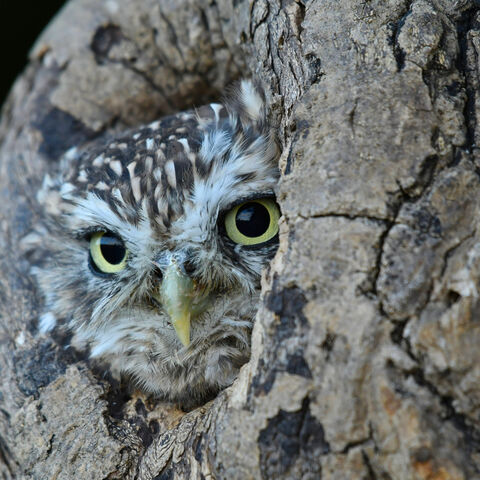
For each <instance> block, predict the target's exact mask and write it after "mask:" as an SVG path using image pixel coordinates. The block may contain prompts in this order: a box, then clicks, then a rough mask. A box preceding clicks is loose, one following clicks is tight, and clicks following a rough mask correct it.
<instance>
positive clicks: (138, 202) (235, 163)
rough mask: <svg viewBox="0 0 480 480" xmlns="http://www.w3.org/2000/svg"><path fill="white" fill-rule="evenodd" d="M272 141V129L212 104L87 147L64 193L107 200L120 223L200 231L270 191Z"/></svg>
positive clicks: (68, 176) (71, 164)
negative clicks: (250, 126)
mask: <svg viewBox="0 0 480 480" xmlns="http://www.w3.org/2000/svg"><path fill="white" fill-rule="evenodd" d="M272 143H273V142H272V140H271V138H270V136H269V134H261V133H260V132H252V131H247V130H245V129H241V128H239V124H238V123H237V122H236V121H235V118H232V116H231V115H229V114H228V112H227V109H226V108H225V107H224V106H223V105H221V104H210V105H206V106H204V107H201V108H200V109H198V110H196V111H195V112H193V111H190V112H182V113H179V114H177V115H173V116H170V117H166V118H163V119H161V120H159V121H156V122H153V123H151V124H150V125H147V126H145V127H142V128H140V129H138V130H134V131H131V132H127V133H126V134H124V135H122V136H121V137H118V138H116V139H115V140H113V141H111V142H110V143H108V144H107V145H106V146H104V147H103V148H100V149H97V150H93V151H90V152H84V153H83V154H81V155H80V156H78V157H76V158H74V159H73V161H71V162H69V168H68V171H67V173H66V174H64V179H65V180H66V183H65V184H64V188H65V185H67V187H66V189H67V191H68V195H67V197H70V198H74V199H79V198H83V199H85V200H87V199H88V203H89V204H91V203H92V202H91V200H92V198H95V202H94V203H98V202H102V204H105V205H108V208H109V209H110V210H111V213H113V214H115V215H116V216H118V217H119V218H121V220H122V221H123V222H129V223H131V224H138V222H139V220H140V219H141V220H142V221H143V222H144V221H149V223H150V225H151V227H153V229H154V230H156V231H157V232H159V233H161V234H162V233H166V232H167V231H168V232H169V234H170V235H171V234H172V233H174V232H173V231H172V230H171V229H172V226H174V227H176V231H177V233H178V235H180V236H182V235H183V234H184V231H185V230H191V234H192V235H194V234H195V232H196V235H197V237H198V236H202V235H203V233H201V232H200V230H199V229H201V226H202V225H204V224H205V222H206V221H208V219H209V218H214V217H215V214H216V213H218V209H219V208H220V207H221V205H222V204H223V205H225V204H228V203H232V202H233V201H234V200H235V198H241V197H248V196H249V195H250V193H251V192H253V191H262V190H263V191H266V190H271V189H273V185H274V182H275V180H276V177H277V175H276V166H275V165H273V162H272V160H273V157H274V153H273V150H274V148H273V145H272ZM274 170H275V171H274ZM97 200H98V201H97ZM77 203H78V202H77ZM81 204H83V205H85V203H84V202H81ZM81 204H80V205H81ZM80 208H81V206H80ZM102 210H104V209H102ZM77 213H78V212H77ZM88 217H89V218H91V217H92V215H91V212H89V214H88ZM99 217H100V214H99ZM96 223H101V218H98V221H97V222H96Z"/></svg>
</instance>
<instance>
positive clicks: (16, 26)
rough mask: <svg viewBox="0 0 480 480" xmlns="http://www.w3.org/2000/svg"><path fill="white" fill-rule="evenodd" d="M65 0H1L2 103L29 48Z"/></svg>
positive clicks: (0, 76) (23, 65)
mask: <svg viewBox="0 0 480 480" xmlns="http://www.w3.org/2000/svg"><path fill="white" fill-rule="evenodd" d="M64 2H65V0H27V1H26V0H23V1H22V0H0V49H1V50H0V51H1V56H0V62H1V63H0V106H1V105H2V104H3V102H4V100H5V97H6V96H7V94H8V92H9V90H10V88H11V86H12V84H13V82H14V81H15V78H17V76H18V75H19V74H20V73H21V72H22V70H23V69H24V67H25V65H26V64H27V59H28V51H29V50H30V48H31V47H32V45H33V43H34V42H35V40H36V38H37V37H38V35H39V34H40V32H41V31H42V30H43V29H44V28H45V26H46V25H47V23H48V22H49V21H50V20H51V19H52V17H53V16H54V15H55V13H56V12H57V11H58V10H59V8H60V7H61V6H62V5H63V3H64Z"/></svg>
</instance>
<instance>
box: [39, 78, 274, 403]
mask: <svg viewBox="0 0 480 480" xmlns="http://www.w3.org/2000/svg"><path fill="white" fill-rule="evenodd" d="M277 154H278V152H277V148H276V144H275V141H274V139H273V135H272V134H271V131H270V129H269V127H268V125H267V123H266V111H265V105H264V101H263V96H262V94H261V92H260V91H259V90H257V89H256V88H255V87H254V86H253V85H252V84H251V83H250V82H247V81H243V82H241V84H240V85H239V88H238V89H237V91H236V92H235V93H234V94H233V95H232V96H231V97H230V98H229V99H227V100H226V102H225V103H224V104H223V105H221V104H211V105H208V106H205V107H202V108H200V109H199V110H197V111H195V112H184V113H180V114H177V115H174V116H171V117H167V118H165V119H163V120H160V121H158V122H154V123H152V124H150V125H148V126H146V127H142V128H140V129H138V130H136V131H131V132H127V133H126V134H124V135H122V136H120V137H118V138H115V139H112V140H111V141H109V142H107V143H106V144H104V145H102V146H101V147H96V148H91V149H88V150H86V151H83V152H78V151H77V150H75V149H73V150H71V151H69V152H68V153H67V154H66V155H65V158H64V160H63V166H62V174H61V176H60V177H59V179H57V180H55V181H51V180H50V179H49V178H47V179H46V180H45V182H44V187H43V188H42V191H41V192H40V193H39V200H40V201H41V202H42V203H43V205H44V207H45V210H46V211H47V212H48V219H47V221H46V226H47V230H46V231H47V232H48V233H47V234H46V237H45V238H44V241H43V242H42V243H43V245H44V247H45V261H44V264H43V266H42V267H41V268H38V269H37V270H36V271H35V273H36V277H37V279H38V280H39V283H40V286H41V289H42V291H43V293H44V296H45V301H46V311H45V314H44V315H43V316H42V318H41V325H40V328H41V330H42V331H48V330H50V329H52V328H54V327H56V326H61V327H62V328H66V329H69V330H70V331H72V333H73V334H74V343H75V344H76V345H79V346H84V347H88V348H89V351H90V356H91V357H93V358H97V359H100V360H102V361H106V362H108V363H109V364H110V367H111V369H112V372H113V373H118V374H120V373H123V374H126V375H128V376H129V377H130V378H132V379H133V381H134V382H135V383H136V384H137V385H138V386H139V387H140V388H142V389H144V390H145V391H147V392H150V393H153V394H154V395H156V396H159V397H163V398H166V399H169V400H173V401H178V402H181V403H183V404H185V405H187V406H191V405H195V404H197V403H199V402H201V401H204V400H206V399H208V398H210V397H211V396H212V395H214V394H216V393H217V392H218V391H219V390H220V389H221V388H224V387H225V386H227V385H229V384H230V383H232V381H233V380H234V378H235V376H236V374H237V373H238V369H239V368H240V366H241V365H242V364H243V363H245V362H246V361H247V360H248V357H249V353H250V346H249V345H250V331H251V327H252V322H253V319H254V315H255V313H256V308H257V307H256V305H257V301H258V296H259V279H260V275H261V271H262V268H263V267H265V265H266V264H267V263H268V261H269V259H270V258H271V257H272V256H273V254H274V252H275V250H276V247H277V243H278V219H279V216H280V212H279V209H278V206H277V204H276V202H275V198H274V189H275V185H276V182H277V179H278V169H277Z"/></svg>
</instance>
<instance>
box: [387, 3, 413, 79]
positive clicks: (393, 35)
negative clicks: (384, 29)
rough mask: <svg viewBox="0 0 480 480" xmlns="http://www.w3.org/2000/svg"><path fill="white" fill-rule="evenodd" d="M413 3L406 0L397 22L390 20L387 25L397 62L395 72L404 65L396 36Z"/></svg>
mask: <svg viewBox="0 0 480 480" xmlns="http://www.w3.org/2000/svg"><path fill="white" fill-rule="evenodd" d="M412 4H413V0H411V1H410V2H408V4H407V8H406V9H405V10H404V12H403V13H402V14H401V17H400V19H399V20H397V22H390V24H389V27H390V30H391V35H390V45H391V47H392V52H393V56H394V57H395V61H396V62H397V72H401V71H402V70H403V68H404V66H405V52H404V51H403V49H402V48H401V47H400V45H399V43H398V36H399V35H400V31H401V29H402V27H403V25H404V24H405V21H406V19H407V17H408V16H409V15H410V13H411V11H410V9H411V6H412Z"/></svg>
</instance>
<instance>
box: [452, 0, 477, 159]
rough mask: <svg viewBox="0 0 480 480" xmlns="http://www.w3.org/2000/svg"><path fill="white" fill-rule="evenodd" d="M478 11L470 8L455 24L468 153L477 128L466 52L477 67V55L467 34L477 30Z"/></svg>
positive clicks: (473, 144)
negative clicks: (469, 52)
mask: <svg viewBox="0 0 480 480" xmlns="http://www.w3.org/2000/svg"><path fill="white" fill-rule="evenodd" d="M479 11H480V8H478V7H472V8H470V9H468V10H466V11H465V12H464V13H463V15H462V17H461V19H460V21H459V22H458V23H457V38H458V49H459V55H458V58H457V69H458V71H459V72H460V73H461V74H462V75H463V78H464V87H465V94H466V96H467V100H466V102H465V106H464V110H463V116H464V118H465V126H466V130H467V134H466V142H465V148H466V150H467V152H468V153H470V152H472V150H473V149H474V148H476V147H477V146H476V144H475V130H476V127H477V116H476V108H475V99H476V88H475V87H474V86H473V85H472V83H473V79H472V78H471V77H472V66H471V65H469V61H468V51H469V49H470V48H471V49H472V50H473V52H472V53H474V54H475V64H476V65H477V66H478V64H479V62H478V60H479V59H478V54H477V52H476V51H475V48H473V47H472V46H471V45H470V46H469V41H468V34H469V32H470V31H471V30H473V29H478V22H477V20H476V18H475V16H476V14H477V12H479ZM473 68H474V66H473Z"/></svg>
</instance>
